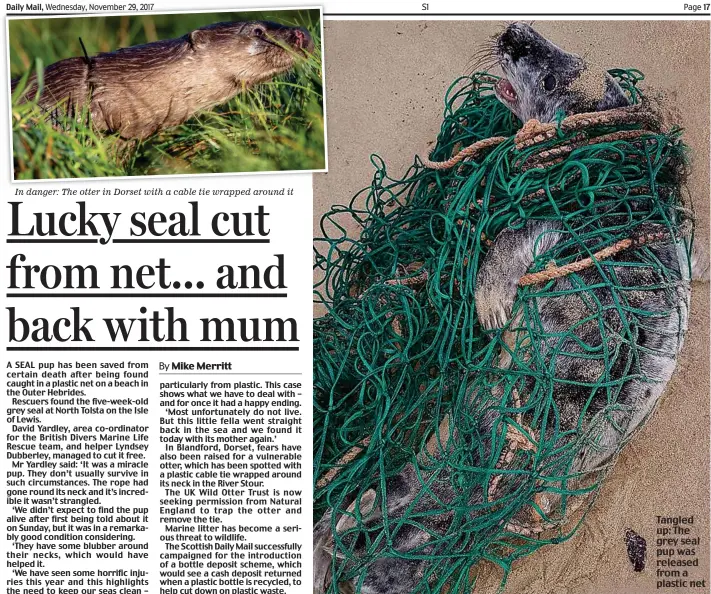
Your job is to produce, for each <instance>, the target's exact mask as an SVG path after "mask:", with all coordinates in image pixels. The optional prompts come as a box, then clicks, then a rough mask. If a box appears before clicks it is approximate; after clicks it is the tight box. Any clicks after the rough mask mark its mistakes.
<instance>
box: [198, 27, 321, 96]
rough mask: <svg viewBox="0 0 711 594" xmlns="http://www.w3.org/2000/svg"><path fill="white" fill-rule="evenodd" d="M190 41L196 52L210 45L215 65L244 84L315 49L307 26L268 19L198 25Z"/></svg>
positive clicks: (267, 75)
mask: <svg viewBox="0 0 711 594" xmlns="http://www.w3.org/2000/svg"><path fill="white" fill-rule="evenodd" d="M188 41H189V43H190V45H191V47H192V48H193V49H194V50H195V51H197V52H200V51H201V50H205V49H207V48H209V51H210V54H211V56H212V58H213V59H214V64H215V67H216V68H219V70H220V72H222V73H224V74H225V76H227V77H229V78H231V79H232V80H234V81H235V82H237V83H241V84H244V85H251V84H255V83H258V82H262V81H265V80H268V79H270V78H272V77H273V76H275V75H277V74H281V73H282V72H286V71H288V70H290V69H291V68H292V66H293V65H294V63H295V62H296V60H298V59H300V58H303V57H305V56H306V55H307V54H310V53H311V52H313V50H314V42H313V39H311V35H309V32H308V31H307V30H306V29H303V28H301V27H288V26H286V25H280V24H279V23H272V22H269V21H247V22H236V23H216V24H214V25H208V26H207V27H202V28H200V29H196V30H195V31H193V32H192V33H190V34H189V35H188Z"/></svg>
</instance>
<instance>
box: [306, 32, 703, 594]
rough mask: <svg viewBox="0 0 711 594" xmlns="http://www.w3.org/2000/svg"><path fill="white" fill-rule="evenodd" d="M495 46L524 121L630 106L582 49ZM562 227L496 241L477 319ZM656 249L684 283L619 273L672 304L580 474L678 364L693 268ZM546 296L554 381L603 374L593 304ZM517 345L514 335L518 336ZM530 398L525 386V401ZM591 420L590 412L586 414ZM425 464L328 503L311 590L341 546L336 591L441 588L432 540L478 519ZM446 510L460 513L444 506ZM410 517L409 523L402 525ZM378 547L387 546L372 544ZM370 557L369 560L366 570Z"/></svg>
mask: <svg viewBox="0 0 711 594" xmlns="http://www.w3.org/2000/svg"><path fill="white" fill-rule="evenodd" d="M496 53H497V58H498V60H499V61H500V63H501V65H502V68H503V70H504V74H505V78H504V79H502V81H501V82H499V84H498V85H497V87H496V94H497V97H498V98H499V99H500V100H501V101H502V103H503V104H504V105H506V106H507V107H509V109H511V111H512V112H513V113H514V114H515V115H516V116H518V117H519V118H520V119H521V120H522V121H523V122H526V121H528V120H529V119H537V120H539V121H541V122H550V121H554V120H555V118H556V117H557V114H558V112H563V113H564V114H565V115H566V116H568V115H573V114H576V113H586V112H590V111H605V110H608V109H612V108H617V107H624V106H626V105H628V104H629V101H628V99H627V97H626V96H625V94H624V92H623V91H622V89H621V88H620V87H619V85H618V84H617V83H616V82H615V81H614V80H613V79H612V78H611V77H610V76H609V75H608V74H607V73H606V72H605V71H603V70H596V69H594V68H593V67H592V66H590V65H589V64H586V63H585V61H584V60H583V59H582V58H580V57H579V56H576V55H574V54H570V53H567V52H565V51H564V50H562V49H560V48H558V47H557V46H555V45H554V44H552V43H551V42H549V41H548V40H546V39H544V38H543V37H542V36H540V35H539V34H537V33H536V32H535V31H534V30H533V29H532V28H531V27H529V26H528V25H524V24H521V23H514V24H512V25H510V26H509V27H507V29H506V30H505V31H504V32H503V33H502V34H501V35H500V36H499V37H498V38H497V41H496ZM560 231H561V230H560V229H559V228H557V226H555V225H549V224H546V223H541V222H535V223H531V224H529V225H527V226H525V227H524V228H523V229H519V230H507V231H504V232H502V233H501V234H500V235H499V236H498V237H497V238H496V239H495V241H494V245H493V247H492V248H491V249H490V250H489V251H488V253H487V255H486V257H485V259H484V262H483V264H482V267H481V269H480V271H479V273H478V277H477V280H476V290H475V304H476V307H477V312H478V317H479V318H480V320H481V322H482V325H483V326H484V327H485V328H486V329H489V330H499V329H501V328H504V327H506V326H507V324H508V323H509V321H510V320H509V318H510V316H511V312H512V306H513V303H514V299H515V296H516V291H517V285H518V281H519V279H520V278H521V276H523V275H524V274H525V273H526V272H527V270H528V269H529V268H530V266H531V265H532V264H533V261H534V255H535V253H534V252H535V251H538V252H542V251H544V250H548V249H551V248H552V247H554V246H555V245H556V244H557V243H558V242H559V241H560V240H561V232H560ZM654 249H655V253H656V256H657V257H658V258H659V260H660V261H662V262H663V263H664V264H665V266H666V267H667V268H668V269H669V270H671V271H672V274H674V275H676V276H677V277H678V278H679V283H678V286H677V287H676V289H674V290H669V291H664V290H655V288H654V287H656V286H658V283H659V279H658V278H657V276H656V275H655V274H654V273H650V272H648V271H646V272H643V271H640V270H635V269H630V270H622V271H621V272H620V274H621V283H622V284H623V285H626V286H629V287H630V288H631V289H634V288H641V289H642V290H639V291H632V292H634V293H635V294H634V295H630V296H629V298H630V300H632V301H634V306H635V307H639V308H640V309H646V310H648V311H659V312H670V313H668V315H664V316H660V317H659V318H653V319H652V323H651V324H650V325H649V327H648V328H645V332H644V333H643V335H640V336H639V339H638V341H639V345H640V346H641V347H642V348H641V349H640V350H641V351H643V354H642V355H641V361H640V367H641V369H642V370H643V372H644V373H645V374H647V377H648V378H649V379H650V380H652V382H651V383H643V382H637V381H635V380H631V381H628V382H626V385H625V386H624V388H623V390H622V393H621V395H620V396H619V401H620V402H622V403H624V405H623V406H622V407H621V412H620V414H619V415H617V416H616V418H615V419H614V421H615V427H611V426H610V424H606V423H603V424H602V425H601V426H600V427H599V428H597V429H596V434H595V436H594V437H592V438H591V443H593V442H594V447H592V446H591V447H590V448H589V449H583V450H582V451H581V452H580V454H579V455H578V456H577V459H576V460H575V463H574V471H579V472H586V471H590V470H591V469H595V468H599V467H600V466H601V465H603V464H604V463H605V462H606V461H607V460H608V459H609V458H610V456H612V455H613V454H614V452H616V451H617V449H618V447H619V445H620V443H621V442H622V441H623V440H625V439H627V438H628V437H629V436H630V434H631V433H632V432H633V431H634V429H635V428H636V427H637V426H639V424H640V422H641V421H642V419H643V418H644V417H645V416H646V415H647V414H648V413H649V412H650V411H651V410H652V409H653V408H654V406H655V405H656V403H657V402H658V399H659V396H660V395H661V393H662V391H663V389H664V386H665V385H666V383H667V381H668V380H669V378H670V376H671V373H672V371H673V369H674V367H675V364H676V356H675V355H676V354H677V353H678V352H679V350H680V349H681V346H682V341H683V332H684V330H685V328H686V324H687V313H688V301H689V284H688V280H689V279H688V265H687V264H685V263H684V261H683V258H681V257H680V254H679V252H678V249H677V246H676V245H675V244H674V243H673V242H671V241H670V242H668V243H666V244H664V243H662V244H660V245H657V246H655V247H654ZM580 274H581V276H584V277H585V281H586V282H587V284H588V286H590V285H594V284H595V277H596V275H598V274H599V273H598V271H597V270H596V269H594V268H591V269H588V270H586V271H583V272H582V273H580ZM556 283H557V284H558V286H559V287H560V289H561V290H562V291H563V293H565V289H566V288H569V286H570V281H568V280H566V279H565V278H563V279H559V280H558V281H556ZM606 293H607V294H606ZM596 297H597V298H598V299H599V300H600V301H601V302H602V303H603V304H609V303H610V300H611V296H610V295H609V291H607V290H606V289H604V288H601V289H599V290H597V294H596ZM541 301H542V302H545V303H542V307H541V309H540V310H539V315H540V317H541V319H542V325H543V327H544V330H547V331H549V332H550V333H551V335H553V334H555V333H556V332H561V331H562V330H569V329H570V328H571V327H576V330H575V331H574V332H573V334H572V335H571V340H570V341H569V342H570V344H568V345H567V346H566V348H561V349H560V350H561V351H563V352H566V351H567V353H569V354H568V355H565V354H562V355H558V360H557V364H556V369H555V374H556V377H558V378H561V379H563V380H568V379H569V380H572V381H573V382H575V381H578V382H581V381H582V382H589V381H591V378H592V377H594V376H595V374H598V375H599V374H600V373H603V372H604V371H605V370H603V369H599V368H595V366H591V365H586V364H585V362H584V361H582V360H581V358H580V357H576V356H575V355H576V354H578V353H579V349H578V351H576V347H575V344H574V343H575V342H576V341H577V339H579V340H580V344H600V343H601V342H602V341H603V337H602V336H600V330H599V328H598V327H597V326H594V327H593V325H592V324H584V323H581V321H582V320H584V319H585V317H586V316H589V315H590V311H589V309H588V305H587V303H586V302H584V301H583V300H582V299H581V298H580V297H578V296H576V295H575V294H574V293H565V294H563V295H561V297H560V298H559V299H545V300H541ZM605 315H606V316H607V318H606V320H605V322H606V323H607V324H609V325H610V327H611V328H614V327H619V325H620V323H621V320H620V319H619V315H618V314H617V313H616V312H615V310H614V308H610V311H609V313H607V314H605ZM615 316H617V319H615ZM511 326H513V324H512V325H511ZM513 332H515V331H513ZM596 333H597V334H596ZM507 342H508V341H507ZM512 342H515V337H514V338H513V341H512ZM542 348H544V349H545V348H547V345H545V344H544V345H542ZM620 348H622V349H623V352H622V354H621V355H620V359H622V360H625V359H626V358H628V357H630V356H631V353H630V352H629V349H628V350H626V351H625V350H624V348H625V347H624V345H621V346H620ZM501 359H502V360H501V367H502V368H506V366H507V365H508V364H509V363H510V358H509V360H508V361H507V360H506V357H502V358H501ZM541 371H542V372H543V371H544V370H541ZM612 373H613V374H615V373H616V374H617V375H622V373H623V370H621V369H620V370H612ZM564 383H565V382H560V383H558V386H559V387H558V388H557V393H556V394H555V395H554V400H555V401H556V402H557V403H558V404H559V406H560V410H561V412H560V417H561V423H563V424H565V425H566V427H567V428H571V427H572V428H574V427H575V425H576V424H577V423H578V421H579V420H580V418H581V415H583V410H584V407H585V405H586V402H587V400H588V399H589V398H590V396H591V394H590V392H589V391H588V393H587V394H584V393H582V392H581V391H580V390H579V389H578V390H577V391H576V390H574V389H569V390H566V388H565V387H564ZM525 397H526V395H525V394H522V400H523V401H524V402H525ZM474 398H475V395H472V400H471V401H473V399H474ZM603 405H604V403H603V402H601V401H600V400H599V398H598V399H596V400H594V402H593V403H591V406H590V407H588V410H589V412H590V413H591V414H592V413H594V412H595V410H599V409H600V407H601V406H603ZM625 405H626V406H625ZM583 416H585V417H586V418H588V415H587V414H585V415H583ZM445 421H446V419H445ZM493 422H494V418H493V416H490V415H484V418H483V420H482V422H481V427H480V428H479V431H478V439H479V443H478V444H477V446H478V447H479V448H480V450H479V451H482V450H486V449H487V446H486V443H487V440H490V438H489V437H488V436H487V434H488V432H489V430H490V429H491V427H492V425H493ZM587 429H589V428H588V427H586V426H585V425H583V426H582V427H581V431H586V430H587ZM440 432H441V431H440ZM470 439H472V451H473V452H476V451H477V450H476V448H475V447H474V443H473V441H474V439H475V437H474V435H473V436H472V437H471V438H470ZM435 441H439V447H434V448H433V450H432V451H429V455H430V456H431V458H430V459H432V458H435V459H436V458H438V459H440V460H442V461H445V462H446V460H447V446H446V441H447V438H446V437H445V438H440V439H439V440H435ZM482 444H483V445H482ZM428 445H429V444H428ZM460 445H461V442H460ZM428 449H429V448H428ZM489 449H490V447H489ZM473 457H475V456H473ZM469 465H470V466H476V462H475V461H469ZM424 466H426V465H421V466H420V467H419V468H417V469H416V468H415V467H414V466H413V465H412V464H408V465H406V466H405V467H404V468H403V470H402V471H400V473H399V474H397V475H395V476H391V477H388V478H386V479H385V481H384V482H385V489H384V492H385V493H387V498H386V500H385V501H382V500H381V498H380V496H379V494H378V493H376V491H375V490H373V489H370V490H367V491H365V492H364V493H362V494H360V495H359V496H357V497H352V498H351V504H350V506H349V507H348V509H347V511H346V513H344V514H341V515H340V516H339V517H335V518H334V517H333V512H332V511H327V512H326V513H325V514H324V516H323V517H322V518H321V519H320V520H319V521H318V522H317V523H316V525H315V527H314V543H313V544H314V572H313V578H314V581H313V592H314V594H323V592H324V591H325V590H326V589H328V588H330V587H331V582H332V579H333V576H332V575H331V570H332V566H333V556H334V554H335V555H336V556H337V557H338V559H337V563H336V566H337V567H339V568H341V569H343V568H345V570H346V571H347V570H348V569H349V568H356V567H357V568H358V578H357V580H355V581H341V582H339V583H338V584H337V588H338V590H339V591H340V592H342V593H344V594H350V593H352V592H354V591H358V592H362V593H363V594H409V593H410V592H413V591H414V590H418V591H419V590H422V591H433V589H434V587H435V583H433V581H432V579H433V578H432V576H429V579H428V577H426V576H428V571H427V569H428V564H429V561H427V560H426V559H425V557H427V556H430V557H431V558H433V559H438V560H440V561H441V558H442V553H441V552H440V551H438V549H437V546H438V545H437V544H429V543H431V542H432V543H435V542H436V541H437V538H438V537H441V536H444V535H446V536H447V537H448V538H449V539H450V542H454V543H455V544H456V538H457V531H458V528H457V527H456V526H461V525H462V524H464V523H466V524H467V526H468V528H469V529H472V528H471V527H472V526H473V525H475V524H476V522H475V521H473V518H462V517H461V516H457V515H456V511H454V510H455V508H456V501H457V497H460V499H459V501H460V502H461V494H459V493H455V492H454V489H453V487H452V484H453V480H452V473H453V472H454V469H452V468H449V467H448V466H447V465H446V464H443V465H438V464H432V467H433V468H435V470H431V471H430V470H428V469H427V468H425V467H424ZM514 480H515V479H514ZM425 485H426V488H425ZM482 501H483V496H482V494H481V493H480V492H479V493H472V494H471V498H470V501H469V504H476V503H481V502H482ZM446 509H450V510H452V511H446V512H445V511H442V510H446ZM385 513H386V514H387V518H388V522H387V524H388V526H389V529H388V530H387V531H386V530H385V529H384V528H383V525H382V520H383V515H384V514H385ZM403 518H408V519H407V520H405V521H404V522H402V523H399V520H400V519H403ZM455 520H456V525H455ZM395 527H397V528H395ZM334 528H335V532H336V535H337V536H338V538H339V539H340V541H341V543H342V546H341V547H339V549H336V548H335V546H334V534H333V530H334ZM355 528H357V529H355ZM374 543H379V544H376V545H375V546H373V544H374ZM386 547H387V550H388V553H387V554H386V555H380V554H379V553H378V552H379V551H383V550H385V548H386ZM342 549H345V550H346V551H347V552H344V551H343V550H342ZM457 550H458V552H459V553H463V552H465V549H463V548H459V549H457ZM334 551H335V553H334ZM363 563H364V564H365V567H364V569H361V568H362V567H363ZM443 571H446V569H445V570H443ZM455 577H456V576H453V578H452V579H454V578H455ZM440 585H441V584H440Z"/></svg>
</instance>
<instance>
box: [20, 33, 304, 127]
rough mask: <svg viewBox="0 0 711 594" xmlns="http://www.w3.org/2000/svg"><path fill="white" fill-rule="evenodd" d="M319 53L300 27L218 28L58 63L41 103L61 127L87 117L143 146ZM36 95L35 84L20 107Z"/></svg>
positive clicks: (46, 72)
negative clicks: (65, 120) (62, 123)
mask: <svg viewBox="0 0 711 594" xmlns="http://www.w3.org/2000/svg"><path fill="white" fill-rule="evenodd" d="M313 49H314V43H313V40H312V38H311V35H309V33H308V31H306V30H305V29H303V28H300V27H288V26H285V25H280V24H278V23H272V22H267V21H246V22H225V23H215V24H212V25H208V26H206V27H201V28H199V29H196V30H194V31H192V32H190V33H188V34H187V35H184V36H182V37H179V38H177V39H167V40H164V41H155V42H152V43H146V44H143V45H136V46H132V47H128V48H123V49H119V50H116V51H113V52H109V53H102V54H98V55H97V56H94V57H88V56H86V57H80V58H68V59H66V60H60V61H59V62H55V63H54V64H51V65H50V66H48V67H47V68H46V69H45V70H44V86H43V88H42V92H41V95H40V97H39V99H38V103H39V105H40V107H41V108H42V109H43V110H45V111H46V112H48V113H49V114H50V118H51V120H52V121H53V122H54V123H57V122H59V121H60V119H61V118H62V117H63V116H64V115H67V116H69V117H71V118H79V117H81V116H82V114H83V113H85V112H88V114H89V116H90V119H91V124H92V126H93V127H94V129H95V130H97V131H98V132H102V133H108V134H112V133H116V134H118V136H119V137H120V138H122V139H124V140H143V139H146V138H148V137H149V136H152V135H153V134H156V133H157V132H160V131H161V130H164V129H166V128H170V127H172V126H177V125H179V124H181V123H183V122H184V121H185V120H187V119H188V118H190V117H191V116H192V115H194V114H195V113H196V112H198V111H200V110H204V109H209V108H211V107H214V106H216V105H219V104H221V103H224V102H226V101H228V100H229V99H231V98H232V97H234V96H235V95H237V94H238V93H239V92H240V91H242V90H244V89H246V88H249V87H251V86H253V85H256V84H258V83H260V82H264V81H266V80H269V79H271V78H272V77H274V76H275V75H277V74H281V73H283V72H286V71H288V70H290V69H291V68H292V66H293V65H294V63H295V61H296V60H297V59H298V58H300V57H304V56H305V55H306V54H308V53H311V52H312V51H313ZM18 82H19V79H16V80H14V81H12V90H13V92H14V90H15V88H16V86H17V84H18ZM37 92H38V87H37V80H36V76H32V77H31V78H30V79H29V83H28V85H27V88H26V89H25V90H24V91H23V92H22V95H21V96H20V99H19V100H20V101H21V102H22V101H30V100H32V99H33V98H35V97H36V95H37Z"/></svg>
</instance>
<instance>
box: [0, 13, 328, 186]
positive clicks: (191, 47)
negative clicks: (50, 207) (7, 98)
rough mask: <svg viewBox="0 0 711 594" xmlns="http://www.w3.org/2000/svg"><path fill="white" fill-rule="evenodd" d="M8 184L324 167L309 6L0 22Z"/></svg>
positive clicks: (319, 77) (317, 54)
mask: <svg viewBox="0 0 711 594" xmlns="http://www.w3.org/2000/svg"><path fill="white" fill-rule="evenodd" d="M8 40H9V61H10V73H11V102H12V111H11V118H12V122H11V125H12V152H13V174H14V179H15V180H36V179H57V178H100V177H117V176H119V177H121V176H140V175H171V174H205V173H244V172H269V171H274V172H277V171H278V172H288V171H325V170H326V141H325V137H326V127H325V118H324V94H323V62H322V53H321V11H320V9H318V8H313V9H311V8H309V9H294V10H278V11H274V10H266V11H244V12H201V13H181V14H177V13H171V14H150V15H135V16H134V15H120V16H100V17H72V18H46V17H45V18H17V19H9V20H8Z"/></svg>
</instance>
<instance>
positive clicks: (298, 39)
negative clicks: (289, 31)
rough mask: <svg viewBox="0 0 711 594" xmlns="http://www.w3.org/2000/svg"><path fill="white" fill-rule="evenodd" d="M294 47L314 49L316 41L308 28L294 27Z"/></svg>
mask: <svg viewBox="0 0 711 594" xmlns="http://www.w3.org/2000/svg"><path fill="white" fill-rule="evenodd" d="M294 47H296V48H298V49H302V50H304V51H307V52H311V51H313V49H314V42H313V39H311V35H310V34H309V32H308V31H307V30H306V29H301V28H298V29H294Z"/></svg>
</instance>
